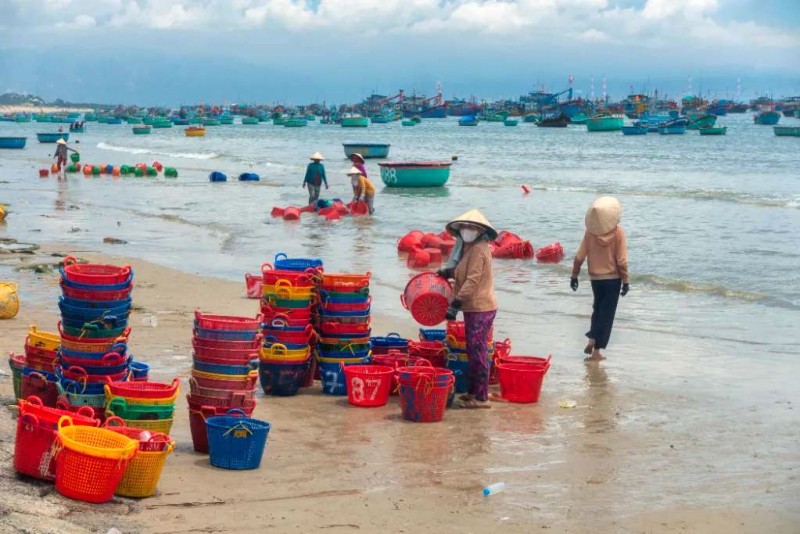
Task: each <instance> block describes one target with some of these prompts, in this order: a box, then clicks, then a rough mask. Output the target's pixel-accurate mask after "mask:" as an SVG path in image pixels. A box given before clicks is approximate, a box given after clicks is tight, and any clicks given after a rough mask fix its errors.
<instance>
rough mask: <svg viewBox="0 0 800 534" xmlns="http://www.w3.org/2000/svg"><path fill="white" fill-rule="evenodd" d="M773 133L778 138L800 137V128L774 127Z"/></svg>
mask: <svg viewBox="0 0 800 534" xmlns="http://www.w3.org/2000/svg"><path fill="white" fill-rule="evenodd" d="M772 131H774V132H775V135H777V136H778V137H800V126H773V127H772Z"/></svg>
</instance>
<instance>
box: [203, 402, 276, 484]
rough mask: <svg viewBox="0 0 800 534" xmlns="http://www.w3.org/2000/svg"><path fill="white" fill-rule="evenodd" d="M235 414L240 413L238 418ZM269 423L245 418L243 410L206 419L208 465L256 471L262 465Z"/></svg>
mask: <svg viewBox="0 0 800 534" xmlns="http://www.w3.org/2000/svg"><path fill="white" fill-rule="evenodd" d="M236 413H239V414H241V415H242V416H241V417H237V416H236V415H234V414H236ZM269 430H270V424H269V423H267V422H266V421H259V420H258V419H252V418H250V417H246V416H244V412H243V411H242V410H238V409H234V410H228V415H219V416H214V417H209V418H208V419H206V432H207V435H208V452H209V459H210V461H211V465H213V466H214V467H219V468H221V469H234V470H242V469H257V468H258V467H259V466H260V465H261V457H262V456H263V455H264V447H266V445H267V434H269Z"/></svg>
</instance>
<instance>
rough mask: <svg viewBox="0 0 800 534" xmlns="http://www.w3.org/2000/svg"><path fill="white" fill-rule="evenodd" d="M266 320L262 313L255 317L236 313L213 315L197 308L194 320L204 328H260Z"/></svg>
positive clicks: (198, 325)
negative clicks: (236, 314) (240, 315)
mask: <svg viewBox="0 0 800 534" xmlns="http://www.w3.org/2000/svg"><path fill="white" fill-rule="evenodd" d="M263 320H264V317H263V316H262V315H259V316H258V317H256V318H255V319H252V318H250V317H239V316H235V315H211V314H205V313H202V312H201V311H200V310H195V312H194V321H195V324H196V326H197V327H199V328H202V329H204V330H258V328H259V327H260V326H261V322H262V321H263Z"/></svg>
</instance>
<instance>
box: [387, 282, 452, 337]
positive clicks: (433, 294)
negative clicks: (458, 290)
mask: <svg viewBox="0 0 800 534" xmlns="http://www.w3.org/2000/svg"><path fill="white" fill-rule="evenodd" d="M451 300H453V288H452V287H451V286H450V283H449V282H448V281H447V280H445V279H444V278H442V277H441V276H439V275H437V274H436V273H433V272H427V273H421V274H418V275H417V276H415V277H414V278H412V279H411V280H409V282H408V284H406V288H405V290H404V291H403V294H402V295H400V302H401V303H402V304H403V307H404V308H405V309H407V310H409V311H410V312H411V316H412V317H413V318H414V320H416V321H417V322H418V323H420V324H422V325H424V326H434V325H437V324H439V323H441V322H442V321H444V320H445V315H446V314H447V307H448V306H449V305H450V301H451Z"/></svg>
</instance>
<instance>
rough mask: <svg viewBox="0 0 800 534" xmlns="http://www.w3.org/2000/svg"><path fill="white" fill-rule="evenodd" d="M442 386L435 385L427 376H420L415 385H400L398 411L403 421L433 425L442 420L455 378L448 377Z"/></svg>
mask: <svg viewBox="0 0 800 534" xmlns="http://www.w3.org/2000/svg"><path fill="white" fill-rule="evenodd" d="M444 382H445V384H444V385H435V381H434V379H433V378H432V377H431V376H429V375H421V377H420V379H419V380H418V381H417V383H416V385H406V384H403V383H401V384H400V409H401V411H402V415H403V419H405V420H406V421H413V422H415V423H434V422H438V421H441V420H442V419H443V418H444V412H445V408H446V407H447V398H448V397H449V396H450V391H451V390H452V389H453V384H454V383H455V378H453V377H450V378H449V379H447V380H445V381H444Z"/></svg>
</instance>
